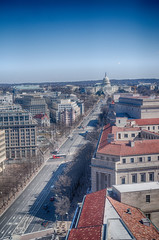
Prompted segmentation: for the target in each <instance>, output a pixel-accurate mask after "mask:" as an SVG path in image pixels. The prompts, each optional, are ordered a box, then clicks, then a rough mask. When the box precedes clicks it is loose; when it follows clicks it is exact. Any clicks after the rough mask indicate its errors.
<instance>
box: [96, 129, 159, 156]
mask: <svg viewBox="0 0 159 240" xmlns="http://www.w3.org/2000/svg"><path fill="white" fill-rule="evenodd" d="M125 131H130V132H135V131H140V128H138V127H128V128H127V127H124V128H122V127H116V126H110V124H107V125H106V126H104V128H103V133H102V136H101V139H100V142H99V146H98V149H97V152H98V153H101V154H107V155H114V156H131V155H134V156H135V155H144V154H145V155H146V154H155V153H157V154H158V153H159V148H158V146H159V139H146V140H145V139H144V140H136V141H134V145H133V146H131V145H130V143H129V141H128V140H127V141H123V140H116V135H117V132H125ZM109 134H112V141H111V142H108V136H110V135H109Z"/></svg>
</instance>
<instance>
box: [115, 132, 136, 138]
mask: <svg viewBox="0 0 159 240" xmlns="http://www.w3.org/2000/svg"><path fill="white" fill-rule="evenodd" d="M131 137H135V133H131ZM124 138H128V134H127V133H125V134H124ZM118 139H121V133H118Z"/></svg>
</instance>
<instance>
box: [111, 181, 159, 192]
mask: <svg viewBox="0 0 159 240" xmlns="http://www.w3.org/2000/svg"><path fill="white" fill-rule="evenodd" d="M113 188H115V189H117V190H118V191H119V192H121V193H124V192H138V191H145V190H155V189H158V190H159V182H145V183H133V184H122V185H113Z"/></svg>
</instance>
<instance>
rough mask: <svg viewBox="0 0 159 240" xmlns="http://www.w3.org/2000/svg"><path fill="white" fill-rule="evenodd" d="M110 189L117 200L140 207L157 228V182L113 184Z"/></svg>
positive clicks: (158, 220)
mask: <svg viewBox="0 0 159 240" xmlns="http://www.w3.org/2000/svg"><path fill="white" fill-rule="evenodd" d="M112 191H113V194H114V196H115V198H116V199H117V200H118V201H120V202H122V203H125V204H128V205H131V206H134V207H137V208H139V209H141V210H142V211H143V212H144V214H145V215H146V217H148V218H149V219H150V220H151V221H152V222H153V223H154V224H155V225H156V226H157V227H158V228H159V205H158V202H159V182H147V183H136V184H125V185H114V186H113V187H112Z"/></svg>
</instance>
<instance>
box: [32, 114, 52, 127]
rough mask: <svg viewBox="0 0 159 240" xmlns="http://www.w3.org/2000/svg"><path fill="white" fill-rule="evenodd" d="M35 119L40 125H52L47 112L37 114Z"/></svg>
mask: <svg viewBox="0 0 159 240" xmlns="http://www.w3.org/2000/svg"><path fill="white" fill-rule="evenodd" d="M34 119H35V120H36V121H37V123H38V125H39V126H41V127H50V118H49V117H48V116H47V114H43V113H40V114H37V115H35V116H34Z"/></svg>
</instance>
